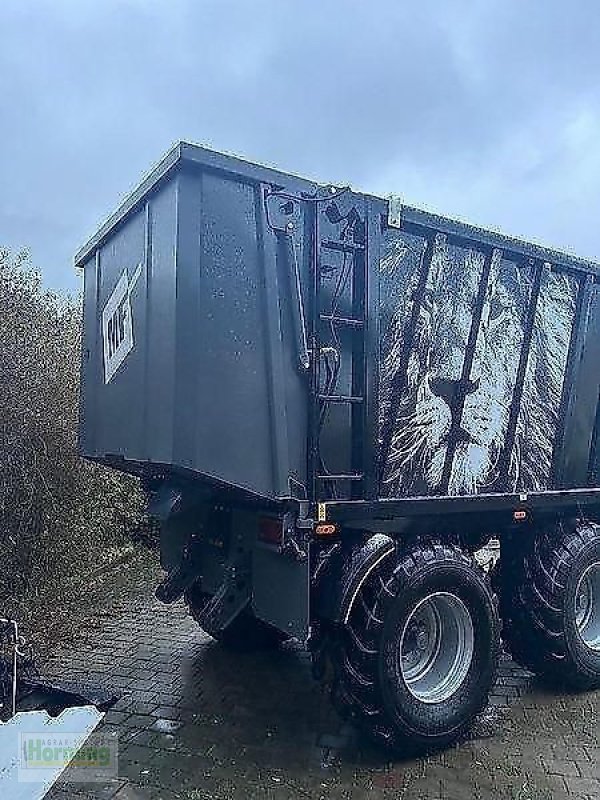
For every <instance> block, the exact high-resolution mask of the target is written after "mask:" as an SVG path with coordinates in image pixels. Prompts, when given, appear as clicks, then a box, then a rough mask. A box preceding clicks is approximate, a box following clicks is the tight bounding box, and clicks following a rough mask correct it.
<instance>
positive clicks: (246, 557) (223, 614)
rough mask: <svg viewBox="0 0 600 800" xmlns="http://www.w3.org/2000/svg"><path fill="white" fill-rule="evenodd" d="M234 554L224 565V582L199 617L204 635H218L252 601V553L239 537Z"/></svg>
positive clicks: (240, 536) (239, 536)
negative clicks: (205, 632)
mask: <svg viewBox="0 0 600 800" xmlns="http://www.w3.org/2000/svg"><path fill="white" fill-rule="evenodd" d="M232 550H233V553H234V554H233V555H231V556H230V557H229V560H228V563H227V564H226V565H225V569H224V573H225V574H224V577H223V582H222V583H221V585H220V587H219V589H218V590H217V592H216V593H215V594H214V595H213V596H212V597H211V599H210V600H209V602H208V603H207V605H206V607H205V608H204V609H203V611H202V613H201V614H200V624H201V625H202V627H203V628H204V630H205V631H207V633H210V634H212V633H215V634H216V633H220V632H221V631H222V630H224V629H225V628H226V627H227V626H228V625H229V623H230V622H232V620H233V619H235V617H237V615H238V614H239V613H240V612H241V611H243V610H244V608H246V606H247V605H248V604H249V603H250V598H251V583H252V580H251V579H252V575H251V570H250V557H251V552H250V551H249V550H248V549H247V548H246V546H245V544H244V537H243V536H242V535H241V534H238V536H237V541H236V546H235V547H233V548H232Z"/></svg>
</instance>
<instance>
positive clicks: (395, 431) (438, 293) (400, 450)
mask: <svg viewBox="0 0 600 800" xmlns="http://www.w3.org/2000/svg"><path fill="white" fill-rule="evenodd" d="M423 253H424V240H423V239H419V238H417V237H415V236H410V235H408V234H405V233H401V232H400V231H395V230H394V231H390V232H389V233H388V234H387V238H386V242H385V250H384V255H383V258H382V260H381V264H380V304H381V314H382V325H383V328H382V344H381V352H380V386H381V389H380V420H379V422H380V439H379V444H380V463H381V481H382V485H381V494H382V496H387V497H402V496H407V495H411V496H415V495H417V496H418V495H435V494H438V495H439V494H444V495H460V494H477V493H481V492H494V491H525V490H527V491H535V490H543V489H545V488H547V487H548V485H549V483H550V481H551V472H552V458H553V444H554V438H555V434H556V431H557V425H558V422H559V413H560V408H561V399H562V389H563V383H564V376H565V370H566V365H567V358H568V353H569V348H570V343H571V337H572V332H573V323H574V318H575V307H576V301H577V292H578V282H577V280H576V279H574V278H573V277H571V276H570V275H568V274H566V273H564V272H558V271H555V270H554V269H553V268H552V267H551V265H550V264H543V265H542V266H541V268H540V267H536V266H535V265H534V264H533V263H527V262H523V263H516V262H514V261H509V260H506V259H504V258H503V256H502V252H501V251H500V250H495V251H493V253H492V254H491V255H490V256H488V259H487V262H486V259H485V257H484V254H483V253H481V252H478V251H475V250H466V249H461V248H459V247H456V246H453V245H450V244H448V242H447V241H446V239H445V237H444V236H443V235H441V234H439V235H438V236H437V237H436V239H435V243H434V245H433V248H432V253H431V258H430V259H429V260H427V259H424V258H423ZM427 261H429V263H428V266H427ZM424 265H425V266H424ZM425 269H426V273H425V271H424V270H425Z"/></svg>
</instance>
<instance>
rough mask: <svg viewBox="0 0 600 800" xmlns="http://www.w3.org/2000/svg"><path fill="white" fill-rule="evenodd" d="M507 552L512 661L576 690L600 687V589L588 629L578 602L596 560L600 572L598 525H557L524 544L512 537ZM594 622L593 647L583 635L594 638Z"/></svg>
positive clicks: (505, 599)
mask: <svg viewBox="0 0 600 800" xmlns="http://www.w3.org/2000/svg"><path fill="white" fill-rule="evenodd" d="M507 550H508V553H507V561H506V563H504V562H505V556H502V557H501V562H502V567H501V570H500V580H501V604H502V614H503V623H504V629H503V630H504V633H503V635H504V639H505V642H506V644H507V646H508V648H509V650H510V652H511V654H512V656H513V658H514V660H515V661H517V662H518V663H519V664H521V665H522V666H524V667H525V668H526V669H529V670H530V671H531V672H534V673H536V674H538V675H541V676H544V677H546V678H547V679H550V680H551V681H552V682H555V683H559V684H562V685H566V686H569V687H571V688H573V689H576V690H591V689H597V688H600V593H598V592H597V593H596V598H595V600H596V603H595V607H592V608H591V613H592V617H590V622H589V623H588V628H584V629H582V630H580V628H579V626H578V606H577V603H578V598H579V600H581V596H582V595H581V591H580V590H581V588H582V586H581V582H582V578H584V576H585V575H586V573H587V574H588V575H589V574H591V573H590V568H593V566H594V565H595V564H598V565H599V566H598V571H597V572H596V574H597V576H600V526H598V525H595V524H593V523H588V522H586V523H579V524H577V523H574V524H571V525H558V526H557V527H556V528H554V529H552V530H549V531H544V532H543V533H540V534H539V535H537V536H535V537H534V538H533V541H532V542H531V544H530V545H529V546H527V547H525V548H522V547H519V546H518V545H515V544H514V543H512V542H510V541H509V542H508V543H507ZM505 566H506V569H505ZM592 624H594V625H595V626H596V629H597V632H598V636H597V637H596V638H597V640H596V642H595V646H594V647H592V646H590V645H589V644H586V641H584V638H583V637H584V635H585V636H586V638H587V639H588V641H590V637H592V627H591V625H592ZM592 638H593V637H592Z"/></svg>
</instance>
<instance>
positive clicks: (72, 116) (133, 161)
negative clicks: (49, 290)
mask: <svg viewBox="0 0 600 800" xmlns="http://www.w3.org/2000/svg"><path fill="white" fill-rule="evenodd" d="M599 35H600V9H599V8H598V6H597V4H595V3H594V2H593V0H585V2H581V3H579V4H577V6H576V7H572V8H567V7H566V6H565V5H564V4H563V3H560V2H556V1H555V0H547V2H534V1H533V0H532V2H529V3H527V4H524V3H520V2H518V0H501V1H500V0H497V1H494V0H485V2H483V1H481V2H472V1H471V2H467V0H462V2H458V3H447V2H446V3H444V2H442V1H441V0H440V1H439V2H429V3H420V4H417V3H405V2H402V3H401V2H398V0H375V1H374V2H371V3H367V2H364V0H363V1H362V2H359V1H358V0H321V2H318V0H252V2H248V0H195V1H194V0H189V2H183V1H180V0H173V2H171V3H163V2H160V3H159V2H152V1H151V0H104V2H102V3H97V2H92V1H91V0H90V1H89V2H88V1H87V0H68V1H67V0H62V1H59V0H37V2H35V3H23V2H22V1H20V0H3V1H2V3H1V4H0V37H1V39H0V115H1V117H0V136H1V140H0V144H1V147H0V244H1V243H6V244H9V245H11V246H13V247H20V246H29V247H30V248H31V249H32V252H33V257H34V261H35V262H36V263H37V264H38V265H39V266H40V268H42V269H43V271H44V276H45V279H46V282H47V283H48V284H49V285H52V286H57V287H66V288H74V287H75V286H76V285H77V280H78V279H77V276H75V274H74V273H73V271H72V269H71V257H72V254H73V252H74V251H75V250H76V249H77V247H78V245H80V244H81V243H82V242H83V240H84V239H85V238H86V237H87V236H88V235H89V234H91V233H92V232H93V230H94V229H95V227H96V226H97V224H98V223H99V222H100V221H101V220H102V219H103V217H105V216H106V215H107V214H108V213H109V212H110V211H111V210H112V209H113V208H114V207H115V205H116V204H117V202H118V200H119V199H120V198H121V197H122V196H123V194H124V193H126V191H127V190H128V189H130V188H131V187H132V186H133V184H134V183H135V182H136V181H137V179H138V178H139V177H140V175H141V174H142V173H143V172H145V171H146V170H147V168H148V167H149V165H150V164H151V163H152V162H154V161H155V160H156V159H157V158H158V157H159V156H160V155H161V154H162V153H163V152H164V151H165V150H166V149H167V148H168V147H169V146H170V145H171V144H172V143H173V142H174V141H175V140H177V139H180V138H185V139H189V140H192V141H198V142H202V143H205V144H208V145H210V146H212V147H215V148H216V149H221V150H226V151H233V152H236V153H238V154H240V155H244V156H247V157H248V158H251V159H256V160H259V161H262V162H267V163H271V164H274V165H276V166H278V167H280V168H283V169H289V170H291V171H294V172H299V173H304V174H307V175H309V176H311V177H316V178H318V179H321V180H323V181H332V182H339V183H346V182H350V183H352V184H353V185H355V186H357V187H359V188H364V189H366V190H369V191H374V192H378V193H387V192H389V191H394V192H397V193H401V194H402V195H403V196H404V197H405V199H406V201H407V202H411V203H414V204H417V205H427V206H429V207H432V208H435V209H436V210H438V211H441V212H443V213H447V214H450V215H458V216H461V217H465V218H468V219H469V220H471V221H473V222H477V223H480V224H486V225H494V226H499V227H501V228H503V229H505V230H507V231H508V232H514V233H517V234H521V235H524V236H528V237H534V238H537V239H540V240H543V241H545V242H546V243H548V244H552V245H555V246H562V247H567V248H571V249H574V250H576V251H578V252H579V253H580V254H581V255H587V256H591V257H594V256H597V255H600V253H599V250H600V247H599V242H598V234H597V233H596V217H597V216H598V211H599V210H600V209H599V196H600V188H599V187H600V144H599V142H600V137H599V133H600V49H599V48H598V47H597V42H598V41H599V40H600V37H599Z"/></svg>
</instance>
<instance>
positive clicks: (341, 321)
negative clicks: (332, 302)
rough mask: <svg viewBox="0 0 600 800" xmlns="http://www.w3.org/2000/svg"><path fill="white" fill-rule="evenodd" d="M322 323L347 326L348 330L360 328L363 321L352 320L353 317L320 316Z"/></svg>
mask: <svg viewBox="0 0 600 800" xmlns="http://www.w3.org/2000/svg"><path fill="white" fill-rule="evenodd" d="M319 316H320V317H321V319H322V320H323V322H333V323H335V324H336V325H347V326H348V327H350V328H361V327H362V326H363V325H364V324H365V321H364V319H354V318H353V317H336V316H335V315H334V314H320V315H319Z"/></svg>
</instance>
